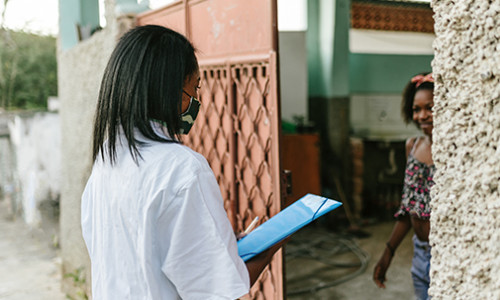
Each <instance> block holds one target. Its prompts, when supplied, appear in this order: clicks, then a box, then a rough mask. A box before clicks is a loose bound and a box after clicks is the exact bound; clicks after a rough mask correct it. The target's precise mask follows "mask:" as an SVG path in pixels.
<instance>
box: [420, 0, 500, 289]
mask: <svg viewBox="0 0 500 300" xmlns="http://www.w3.org/2000/svg"><path fill="white" fill-rule="evenodd" d="M432 6H433V9H434V11H435V21H436V24H435V31H436V36H437V38H436V41H435V43H434V48H435V54H436V55H435V58H434V61H433V72H434V74H435V78H436V90H435V106H434V133H433V140H434V145H433V157H434V162H435V164H436V167H437V174H436V176H435V181H436V185H435V187H434V188H433V190H432V199H433V201H432V210H433V213H432V217H431V224H432V225H431V236H430V240H431V244H432V245H433V249H432V262H431V288H430V291H429V292H430V294H431V295H432V296H433V299H500V195H499V190H498V183H499V180H500V149H499V146H500V145H499V141H500V51H499V50H500V43H499V40H500V1H499V0H493V1H471V0H463V1H436V0H434V1H433V3H432Z"/></svg>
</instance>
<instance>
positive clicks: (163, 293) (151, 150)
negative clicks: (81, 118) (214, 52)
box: [82, 25, 279, 299]
mask: <svg viewBox="0 0 500 300" xmlns="http://www.w3.org/2000/svg"><path fill="white" fill-rule="evenodd" d="M199 84H200V74H199V69H198V62H197V59H196V56H195V49H194V48H193V46H192V44H191V43H190V42H189V41H188V40H187V39H186V38H185V37H184V36H182V35H181V34H179V33H177V32H175V31H172V30H170V29H167V28H164V27H161V26H154V25H148V26H142V27H137V28H134V29H132V30H131V31H129V32H128V33H126V34H125V35H124V36H123V37H122V38H121V39H120V41H119V43H118V44H117V46H116V48H115V50H114V52H113V53H112V55H111V58H110V60H109V63H108V65H107V67H106V70H105V72H104V76H103V79H102V83H101V89H100V93H99V101H98V105H97V111H96V115H95V123H94V135H93V141H94V142H93V159H94V166H93V169H92V174H91V176H90V178H89V180H88V183H87V185H86V188H85V191H84V193H83V195H82V230H83V236H84V239H85V243H86V245H87V249H88V252H89V255H90V259H91V267H92V293H93V298H94V299H179V298H182V299H236V298H239V297H241V296H243V295H245V294H246V293H248V291H249V288H250V286H251V285H252V284H253V283H254V282H255V281H256V279H257V277H258V276H259V274H260V273H261V272H262V270H263V269H264V267H265V266H266V265H267V264H268V263H269V262H270V260H271V258H272V255H273V254H274V253H275V252H276V251H277V250H278V249H279V246H275V247H273V248H272V249H270V250H268V251H267V252H265V253H263V254H261V255H259V256H257V257H256V258H255V259H253V260H250V261H249V262H247V263H245V262H243V260H242V259H241V258H240V257H239V256H238V250H237V244H236V238H235V234H234V232H233V229H232V227H231V224H230V222H229V220H228V218H227V215H226V212H225V210H224V208H223V203H222V197H221V194H220V190H219V187H218V185H217V182H216V180H215V176H214V174H213V172H212V170H211V169H210V167H209V165H208V163H207V161H206V160H205V158H204V157H203V156H201V155H200V154H198V153H196V152H194V151H193V150H191V149H190V148H188V147H186V146H184V145H183V144H182V143H181V134H187V133H188V132H189V130H190V128H191V126H192V124H193V123H194V120H195V119H196V116H197V113H198V110H199V107H200V102H199V101H198V99H197V98H198V89H199V88H200V86H199Z"/></svg>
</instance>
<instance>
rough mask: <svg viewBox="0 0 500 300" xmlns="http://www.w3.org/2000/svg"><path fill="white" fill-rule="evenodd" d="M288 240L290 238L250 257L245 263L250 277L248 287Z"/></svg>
mask: <svg viewBox="0 0 500 300" xmlns="http://www.w3.org/2000/svg"><path fill="white" fill-rule="evenodd" d="M289 240H290V237H287V238H286V239H284V240H282V241H280V242H278V243H276V244H275V245H273V246H272V247H271V248H269V249H267V250H266V251H263V252H262V253H260V254H258V255H256V256H254V257H252V258H251V259H250V260H249V261H247V262H246V265H247V269H248V274H249V275H250V286H252V285H253V284H254V283H255V282H256V281H257V279H258V278H259V276H260V273H262V271H263V270H264V268H265V267H266V266H267V265H268V264H269V263H270V262H271V260H272V258H273V256H274V254H275V253H276V252H277V251H278V250H279V249H281V247H282V246H283V245H285V244H286V243H287V242H288V241H289Z"/></svg>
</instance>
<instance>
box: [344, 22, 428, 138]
mask: <svg viewBox="0 0 500 300" xmlns="http://www.w3.org/2000/svg"><path fill="white" fill-rule="evenodd" d="M349 36H350V37H349V50H350V53H349V88H350V93H351V101H350V108H351V109H350V124H351V130H352V135H353V136H356V137H362V138H367V139H370V140H381V141H382V140H383V141H404V140H405V139H406V138H408V137H409V136H415V135H419V134H420V132H419V131H418V130H417V129H416V128H415V126H413V125H412V124H410V125H406V124H405V123H404V121H403V118H402V117H401V95H402V92H403V89H404V87H405V85H406V83H407V82H408V80H409V78H411V77H412V76H414V75H415V74H417V73H420V72H426V71H430V70H431V62H432V59H433V57H434V50H433V49H432V42H433V41H434V39H435V35H434V34H428V33H415V32H395V31H379V30H360V29H350V31H349Z"/></svg>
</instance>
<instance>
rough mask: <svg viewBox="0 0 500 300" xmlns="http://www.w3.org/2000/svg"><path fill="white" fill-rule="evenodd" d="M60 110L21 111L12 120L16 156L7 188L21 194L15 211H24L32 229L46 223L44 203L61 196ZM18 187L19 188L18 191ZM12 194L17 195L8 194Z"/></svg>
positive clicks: (25, 218)
mask: <svg viewBox="0 0 500 300" xmlns="http://www.w3.org/2000/svg"><path fill="white" fill-rule="evenodd" d="M60 131H61V130H60V126H59V115H58V114H57V113H41V112H40V113H36V114H29V113H25V114H17V115H14V116H12V120H11V122H10V123H9V132H10V142H11V144H12V147H11V148H10V149H4V150H7V151H9V152H11V153H10V155H9V153H2V156H6V155H7V156H12V158H15V159H14V162H12V166H11V167H12V170H10V172H11V174H9V175H10V176H9V177H10V182H9V180H8V181H7V182H6V183H7V185H9V184H10V185H12V186H10V187H7V188H6V190H10V191H11V193H17V194H18V195H17V197H15V198H16V199H13V200H14V201H15V202H17V203H14V202H12V203H11V207H12V208H13V209H12V213H13V214H16V213H21V214H22V217H23V219H24V221H25V222H26V223H27V224H28V225H29V226H30V227H32V228H38V227H40V226H41V223H42V214H41V211H40V205H41V204H42V202H53V203H54V204H56V203H57V201H58V200H59V195H60V185H59V183H60V167H61V151H60V146H61V142H60V139H61V132H60ZM16 188H18V189H19V190H17V191H16V190H15V189H16ZM6 196H8V197H12V196H14V195H13V194H11V195H6Z"/></svg>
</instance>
